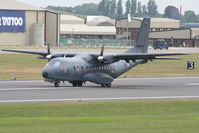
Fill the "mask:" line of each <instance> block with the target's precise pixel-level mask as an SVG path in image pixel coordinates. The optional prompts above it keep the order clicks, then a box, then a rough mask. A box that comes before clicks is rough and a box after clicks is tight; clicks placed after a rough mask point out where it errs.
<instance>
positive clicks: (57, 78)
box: [2, 18, 185, 87]
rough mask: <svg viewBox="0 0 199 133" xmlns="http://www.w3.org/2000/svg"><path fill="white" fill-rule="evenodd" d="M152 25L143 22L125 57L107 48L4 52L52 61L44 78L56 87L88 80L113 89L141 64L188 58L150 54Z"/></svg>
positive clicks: (45, 70)
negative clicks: (96, 50)
mask: <svg viewBox="0 0 199 133" xmlns="http://www.w3.org/2000/svg"><path fill="white" fill-rule="evenodd" d="M150 23H151V19H150V18H144V19H143V21H142V24H141V28H140V31H139V34H138V37H137V40H136V44H135V45H134V47H133V48H130V49H129V50H127V51H126V52H125V53H123V54H114V55H113V54H112V55H108V54H104V47H102V49H101V53H100V54H82V53H81V54H80V53H64V52H63V53H51V52H50V48H49V47H48V50H47V52H38V51H25V50H8V49H2V51H8V52H18V53H27V54H37V55H41V56H42V57H43V58H45V59H48V60H49V62H48V63H47V64H46V66H45V67H44V68H43V77H44V78H45V80H46V81H51V82H52V83H54V85H55V87H59V84H60V82H62V81H63V82H64V81H68V82H69V83H71V84H72V85H73V86H74V87H77V86H78V87H81V86H82V85H83V83H86V82H87V81H90V82H92V83H96V84H100V85H101V86H102V87H111V83H112V82H113V80H114V79H115V78H117V77H119V76H120V75H121V74H123V73H125V72H127V71H128V70H130V69H131V68H133V67H135V66H136V65H138V64H144V63H147V62H148V61H152V60H170V59H171V60H175V59H176V60H177V59H178V58H158V56H159V57H161V56H172V55H185V54H183V53H168V54H150V53H147V51H148V37H149V32H150Z"/></svg>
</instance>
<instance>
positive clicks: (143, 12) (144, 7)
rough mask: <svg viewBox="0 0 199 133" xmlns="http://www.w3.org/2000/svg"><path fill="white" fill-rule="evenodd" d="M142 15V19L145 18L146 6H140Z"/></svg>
mask: <svg viewBox="0 0 199 133" xmlns="http://www.w3.org/2000/svg"><path fill="white" fill-rule="evenodd" d="M142 14H143V17H146V16H147V14H148V13H147V8H146V5H143V6H142Z"/></svg>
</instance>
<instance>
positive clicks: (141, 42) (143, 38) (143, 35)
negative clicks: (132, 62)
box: [126, 18, 151, 53]
mask: <svg viewBox="0 0 199 133" xmlns="http://www.w3.org/2000/svg"><path fill="white" fill-rule="evenodd" d="M150 24H151V19H150V18H144V19H143V21H142V24H141V27H140V30H139V33H138V36H137V39H136V44H135V45H134V47H133V48H131V49H129V50H128V51H127V52H126V53H147V51H148V38H149V32H150Z"/></svg>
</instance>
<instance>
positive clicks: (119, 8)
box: [117, 0, 123, 18]
mask: <svg viewBox="0 0 199 133" xmlns="http://www.w3.org/2000/svg"><path fill="white" fill-rule="evenodd" d="M122 17H123V7H122V0H119V1H118V2H117V18H122Z"/></svg>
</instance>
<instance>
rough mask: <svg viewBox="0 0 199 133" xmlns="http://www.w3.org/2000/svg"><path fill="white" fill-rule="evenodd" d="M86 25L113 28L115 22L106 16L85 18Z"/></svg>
mask: <svg viewBox="0 0 199 133" xmlns="http://www.w3.org/2000/svg"><path fill="white" fill-rule="evenodd" d="M86 24H87V25H91V26H114V25H115V20H113V19H111V18H109V17H106V16H87V22H86Z"/></svg>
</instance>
